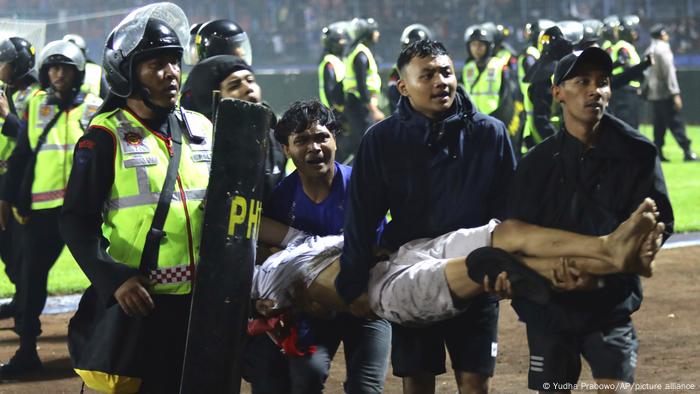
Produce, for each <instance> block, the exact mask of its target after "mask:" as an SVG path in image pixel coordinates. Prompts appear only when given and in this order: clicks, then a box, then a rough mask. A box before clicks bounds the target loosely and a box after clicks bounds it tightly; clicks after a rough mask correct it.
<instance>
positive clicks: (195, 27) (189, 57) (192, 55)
mask: <svg viewBox="0 0 700 394" xmlns="http://www.w3.org/2000/svg"><path fill="white" fill-rule="evenodd" d="M200 27H202V23H201V22H200V23H193V24H192V26H190V40H189V42H188V45H187V52H185V54H184V56H183V60H184V62H185V64H189V65H190V66H193V65H195V64H196V63H197V61H198V60H199V58H198V57H197V44H196V42H195V41H196V39H197V32H198V31H199V28H200Z"/></svg>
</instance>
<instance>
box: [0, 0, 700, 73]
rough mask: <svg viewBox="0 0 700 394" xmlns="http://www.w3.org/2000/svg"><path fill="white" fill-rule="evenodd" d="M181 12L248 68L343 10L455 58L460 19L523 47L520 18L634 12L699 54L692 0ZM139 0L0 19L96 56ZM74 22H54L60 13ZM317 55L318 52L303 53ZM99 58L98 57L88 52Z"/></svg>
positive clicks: (450, 2)
mask: <svg viewBox="0 0 700 394" xmlns="http://www.w3.org/2000/svg"><path fill="white" fill-rule="evenodd" d="M174 2H175V3H177V4H178V5H180V6H181V7H182V8H183V10H184V11H185V13H186V14H187V15H188V17H189V19H190V22H191V23H197V22H202V21H205V20H209V19H211V18H212V17H214V16H216V17H221V18H228V19H232V20H235V21H236V22H238V23H239V24H240V25H241V27H243V29H244V30H246V31H248V32H252V34H250V36H251V44H252V46H253V48H255V53H254V62H255V66H256V68H275V67H284V66H296V67H303V66H308V65H315V64H317V62H318V60H319V57H320V54H321V46H320V41H319V32H320V31H321V29H322V28H323V27H324V26H326V25H327V24H328V23H330V22H332V21H336V20H342V19H344V18H347V16H348V15H361V16H368V17H369V16H371V17H373V18H375V19H376V20H377V22H378V23H379V29H380V31H381V33H382V35H384V36H385V37H398V36H399V35H400V34H401V30H402V29H403V28H404V27H405V26H407V25H408V24H411V23H416V22H419V23H422V24H424V25H426V26H428V27H429V28H430V29H431V30H432V31H433V32H435V35H436V38H437V39H439V40H440V41H442V42H444V43H445V44H446V46H447V49H448V50H450V51H451V52H452V53H453V55H454V57H455V59H456V60H461V59H462V58H463V57H464V56H466V53H465V50H464V44H463V36H464V28H465V26H468V25H471V24H473V23H477V22H479V21H484V20H493V21H497V22H499V23H501V24H503V25H505V26H508V27H510V28H511V31H513V32H514V34H513V35H512V36H511V37H510V39H509V40H510V43H511V45H513V46H514V47H515V48H516V49H520V48H522V47H523V46H524V44H525V40H524V38H523V36H522V28H523V26H524V24H525V23H526V22H527V21H528V20H531V19H536V18H548V19H552V20H564V19H586V18H597V19H602V18H603V17H604V16H606V15H610V14H615V13H617V14H620V15H623V14H636V15H639V16H640V18H641V20H642V21H643V22H642V31H648V29H649V27H650V26H651V25H652V24H653V23H656V22H661V23H665V24H666V25H667V26H668V29H669V34H670V35H671V37H672V41H671V47H672V48H673V50H674V53H676V55H677V57H679V59H678V60H679V63H680V64H682V65H690V66H692V65H694V63H693V61H694V60H692V59H691V60H685V59H683V56H684V55H695V54H700V30H698V18H700V3H698V2H693V1H673V2H652V1H645V0H594V1H585V0H567V1H558V0H489V1H485V0H479V1H467V0H441V1H434V0H375V1H366V0H305V1H296V0H236V1H223V0H200V1H197V2H187V1H183V0H177V1H174ZM141 3H142V2H140V1H136V0H105V1H99V2H86V1H80V0H24V1H17V0H0V18H17V17H18V16H20V15H21V17H22V18H27V19H38V20H47V21H50V22H51V23H50V24H48V25H47V31H46V33H47V37H62V36H63V35H64V34H67V33H77V34H80V35H82V36H83V37H85V39H86V40H87V44H88V48H89V50H88V54H89V55H91V57H93V58H95V57H99V56H100V54H101V48H102V47H103V45H104V40H105V38H106V37H107V34H108V33H109V31H110V30H111V29H112V27H113V26H115V24H116V23H117V22H118V21H119V20H121V18H123V16H124V14H126V10H127V9H129V10H130V9H132V8H134V7H136V6H138V5H141ZM121 9H124V10H125V12H124V14H117V15H113V16H108V17H96V16H97V15H93V16H90V14H98V13H103V12H105V11H108V10H121ZM80 15H87V17H86V19H84V20H80V21H70V22H60V21H61V19H66V18H71V19H79V18H78V16H80ZM648 43H649V36H648V35H647V34H643V35H642V36H641V37H640V41H639V43H638V45H639V46H640V47H646V46H647V44H648ZM397 47H398V43H397V42H394V40H389V39H384V40H380V41H379V43H378V45H377V47H376V48H375V53H376V57H377V59H378V61H379V63H380V64H390V63H392V62H393V61H394V60H395V59H394V56H395V54H396V50H397ZM310 54H318V56H315V55H310ZM94 60H98V61H99V60H100V59H94Z"/></svg>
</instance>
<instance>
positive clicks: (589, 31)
mask: <svg viewBox="0 0 700 394" xmlns="http://www.w3.org/2000/svg"><path fill="white" fill-rule="evenodd" d="M581 24H582V25H583V38H581V42H579V44H578V45H577V46H576V49H578V50H584V49H586V48H588V47H592V46H600V40H601V39H602V37H603V28H604V27H605V25H604V24H603V22H601V21H599V20H598V19H585V20H583V21H581Z"/></svg>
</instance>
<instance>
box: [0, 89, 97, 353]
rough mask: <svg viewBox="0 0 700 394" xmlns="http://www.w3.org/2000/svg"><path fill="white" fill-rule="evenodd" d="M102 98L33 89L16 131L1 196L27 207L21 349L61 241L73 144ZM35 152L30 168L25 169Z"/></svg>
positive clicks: (31, 333)
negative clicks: (20, 128) (64, 98)
mask: <svg viewBox="0 0 700 394" xmlns="http://www.w3.org/2000/svg"><path fill="white" fill-rule="evenodd" d="M101 103H102V100H101V99H100V98H99V97H95V96H93V95H91V94H89V93H88V94H87V95H86V94H84V93H79V94H77V95H76V96H75V97H74V99H73V100H72V101H71V102H69V103H66V102H61V101H60V100H59V99H58V98H57V97H56V96H54V95H49V94H46V93H44V92H40V93H37V94H36V95H35V96H34V97H32V98H31V99H30V100H29V103H28V109H27V112H26V114H27V117H26V119H25V122H24V125H25V126H23V128H24V130H25V131H24V132H20V133H19V138H18V140H17V147H16V148H15V149H14V151H13V153H12V155H11V157H10V159H9V167H8V171H7V173H6V174H5V180H4V182H5V183H4V188H3V190H2V200H5V201H8V202H10V203H11V204H12V205H13V206H24V207H25V210H26V211H25V212H22V215H25V216H27V219H28V220H27V221H26V223H24V226H22V230H21V231H22V233H23V234H22V245H21V254H22V263H21V270H22V273H21V275H20V283H19V285H18V286H17V291H18V294H17V315H16V323H15V326H16V330H17V332H18V333H19V335H20V349H22V346H25V343H26V344H27V346H31V343H32V342H34V343H35V341H36V337H37V336H38V335H39V334H40V333H41V322H40V321H39V315H40V314H41V311H42V309H43V308H44V303H45V301H46V281H47V278H48V273H49V270H50V269H51V267H52V266H53V264H54V263H55V262H56V260H57V259H58V257H59V255H60V254H61V251H62V250H63V246H64V243H63V238H62V237H61V235H60V233H59V230H58V214H59V211H60V209H61V206H62V205H63V197H64V195H65V190H66V184H67V182H68V175H69V173H70V168H71V165H72V163H73V147H74V145H75V144H76V142H77V141H78V139H79V138H80V137H81V136H82V135H83V131H84V130H85V128H86V127H87V125H88V122H89V119H90V117H91V116H92V115H93V114H94V113H95V112H96V111H97V108H98V107H99V106H100V104H101ZM59 111H60V115H58V118H57V121H56V122H55V124H54V126H53V127H52V128H51V129H50V130H49V131H48V134H46V138H45V141H44V143H43V144H41V146H38V141H39V138H40V136H41V134H42V133H43V131H44V128H45V127H46V126H47V124H48V123H49V122H50V121H51V119H52V118H54V116H56V114H58V113H59ZM37 148H38V151H37ZM34 155H35V157H36V158H35V162H34V163H33V165H34V168H33V169H32V168H27V166H29V165H31V160H32V157H33V156H34ZM32 172H33V181H32V182H31V185H29V184H28V183H27V182H28V180H29V179H30V178H27V175H28V174H31V173H32Z"/></svg>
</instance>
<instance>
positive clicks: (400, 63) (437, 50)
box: [396, 40, 450, 72]
mask: <svg viewBox="0 0 700 394" xmlns="http://www.w3.org/2000/svg"><path fill="white" fill-rule="evenodd" d="M441 55H447V56H450V54H449V53H448V52H447V49H445V46H444V45H442V43H441V42H439V41H433V40H418V41H415V42H412V43H411V44H409V45H408V46H407V47H406V48H404V49H402V50H401V53H400V54H399V59H398V60H397V61H396V68H397V69H398V70H399V72H401V70H403V69H404V67H406V65H407V64H408V63H410V62H411V59H413V58H414V57H420V58H424V57H428V56H430V57H437V56H441Z"/></svg>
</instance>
